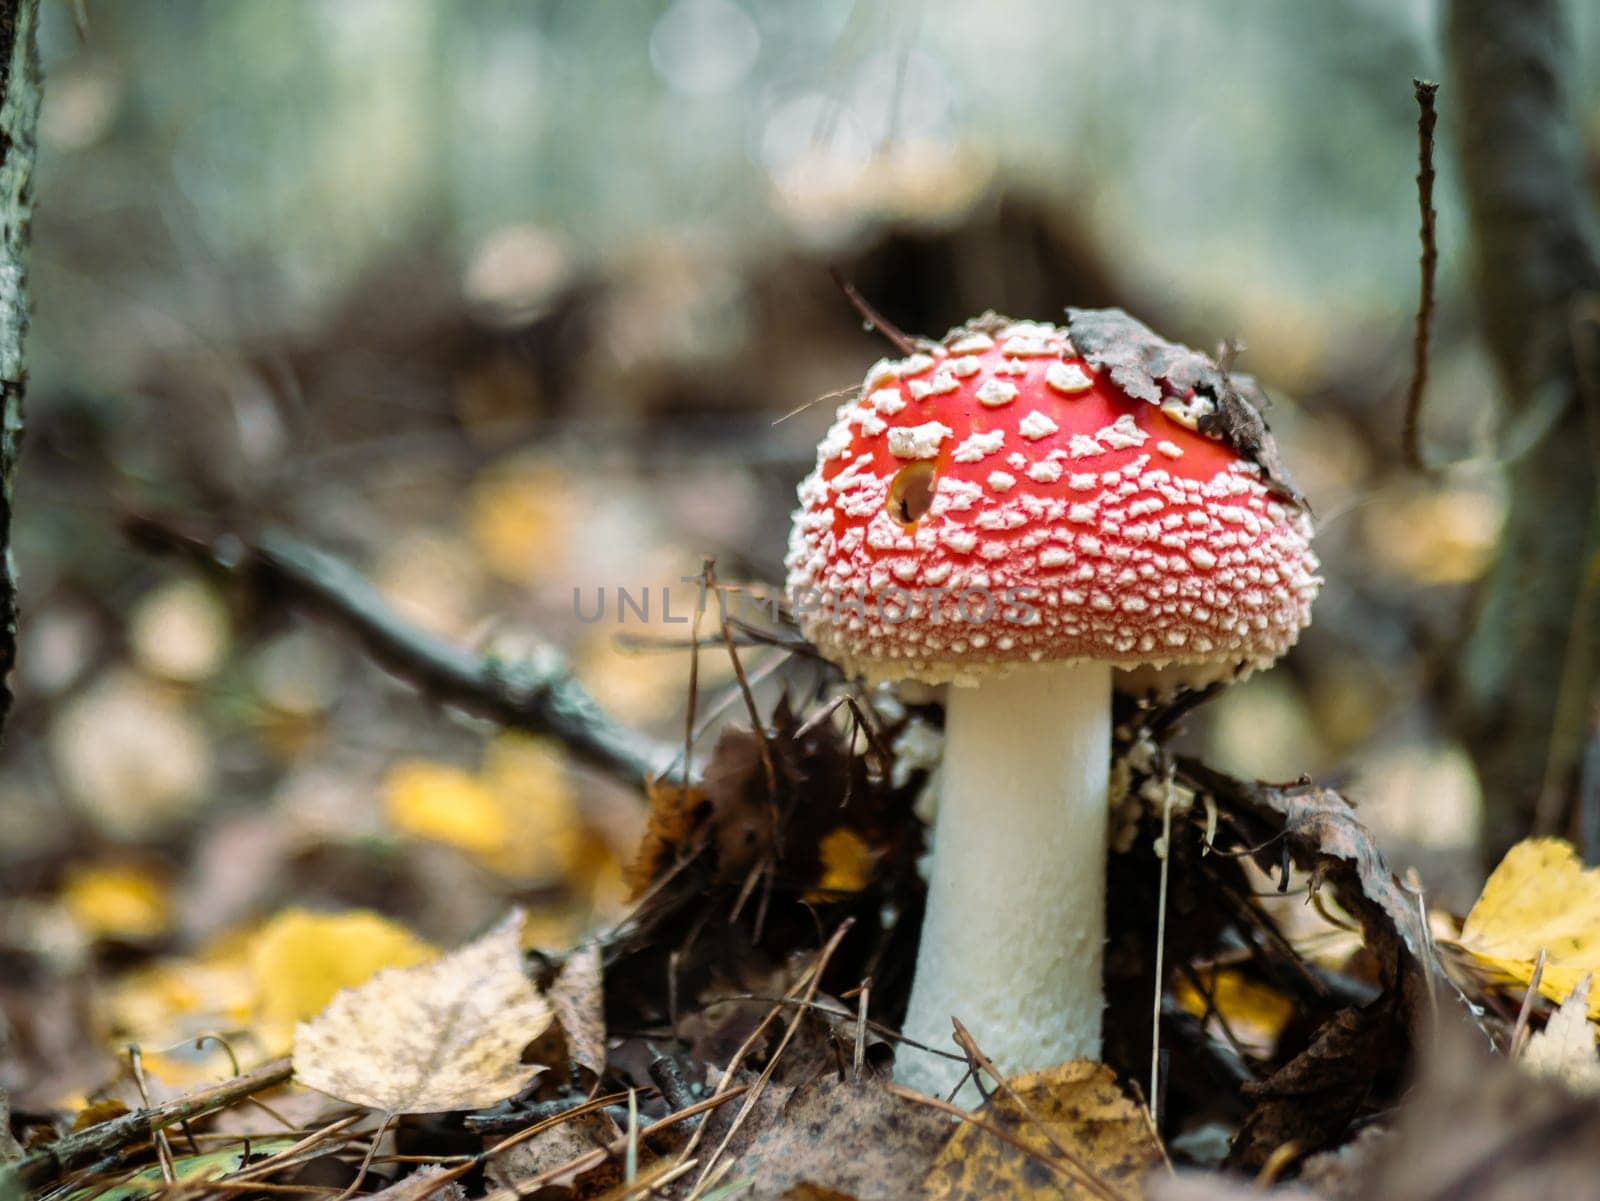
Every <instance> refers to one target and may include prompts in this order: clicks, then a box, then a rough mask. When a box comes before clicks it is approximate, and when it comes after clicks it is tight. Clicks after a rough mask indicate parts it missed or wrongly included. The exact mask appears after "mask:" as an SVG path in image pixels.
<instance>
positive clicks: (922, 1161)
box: [707, 1074, 952, 1201]
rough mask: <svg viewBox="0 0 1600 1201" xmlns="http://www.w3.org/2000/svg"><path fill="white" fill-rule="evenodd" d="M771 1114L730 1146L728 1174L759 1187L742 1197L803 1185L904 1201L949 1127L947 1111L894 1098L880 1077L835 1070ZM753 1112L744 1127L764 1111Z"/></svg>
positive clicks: (871, 1199) (863, 1199) (869, 1200)
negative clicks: (847, 1076)
mask: <svg viewBox="0 0 1600 1201" xmlns="http://www.w3.org/2000/svg"><path fill="white" fill-rule="evenodd" d="M768 1091H772V1092H773V1093H774V1099H775V1100H776V1099H777V1097H779V1096H782V1094H783V1091H786V1090H781V1089H778V1088H774V1086H771V1085H769V1086H768ZM730 1108H732V1107H730ZM767 1113H769V1114H770V1121H767V1122H766V1123H765V1124H763V1125H761V1126H759V1127H757V1128H755V1129H754V1130H750V1136H749V1137H748V1138H746V1137H744V1134H745V1132H744V1131H741V1135H740V1136H739V1137H738V1138H737V1139H736V1141H735V1142H734V1143H733V1144H731V1145H730V1147H729V1154H730V1155H731V1156H734V1158H733V1161H732V1162H733V1166H732V1167H731V1168H730V1169H729V1170H728V1175H727V1176H726V1177H725V1178H724V1179H726V1180H739V1179H743V1178H746V1177H748V1178H753V1179H754V1180H755V1181H756V1185H755V1188H754V1189H753V1190H752V1191H751V1192H750V1193H748V1194H745V1196H747V1197H749V1198H750V1199H751V1201H757V1199H759V1198H776V1197H782V1196H784V1195H786V1194H787V1192H788V1191H789V1190H790V1189H791V1188H794V1187H797V1186H799V1185H801V1184H809V1185H813V1186H817V1187H820V1188H823V1189H827V1190H831V1191H836V1192H838V1193H843V1194H847V1195H849V1196H851V1197H854V1198H856V1199H857V1201H879V1199H881V1201H900V1199H901V1198H903V1197H905V1196H906V1195H907V1192H908V1187H907V1186H908V1184H909V1182H911V1181H914V1180H916V1179H917V1178H918V1177H920V1176H921V1175H922V1174H923V1173H924V1172H926V1171H927V1170H928V1166H929V1164H931V1163H932V1162H933V1159H934V1156H935V1155H936V1154H937V1153H938V1151H939V1148H940V1146H941V1145H943V1143H944V1142H945V1140H946V1139H947V1138H948V1137H949V1136H950V1131H951V1126H952V1123H951V1120H950V1118H949V1117H947V1116H946V1115H944V1114H942V1113H939V1112H938V1111H937V1110H933V1109H929V1108H927V1107H926V1106H923V1105H918V1104H917V1103H916V1102H914V1101H908V1100H906V1099H905V1098H904V1097H898V1096H896V1095H895V1094H894V1093H891V1092H890V1091H889V1090H888V1089H887V1088H885V1087H884V1085H883V1084H882V1083H881V1082H879V1081H877V1080H872V1079H864V1080H859V1081H852V1080H840V1079H838V1078H837V1077H835V1076H833V1075H832V1074H830V1075H829V1076H827V1077H825V1078H824V1079H822V1080H819V1081H816V1082H814V1083H811V1084H803V1085H801V1086H800V1087H798V1088H796V1089H794V1090H793V1092H792V1093H789V1094H788V1096H787V1098H786V1099H785V1100H783V1101H782V1103H781V1104H779V1105H775V1106H773V1107H772V1108H771V1109H770V1110H768V1111H767ZM750 1116H751V1122H749V1123H747V1130H749V1128H750V1127H751V1126H753V1125H754V1124H755V1122H756V1121H759V1120H760V1118H761V1117H762V1116H764V1115H763V1114H762V1111H761V1110H760V1109H758V1110H756V1111H753V1112H752V1113H751V1115H750ZM715 1129H716V1126H715V1125H714V1126H713V1128H712V1130H711V1131H708V1132H707V1133H708V1136H709V1135H711V1134H712V1133H713V1131H715ZM713 1145H715V1144H713ZM812 1195H816V1194H812ZM823 1195H827V1194H826V1193H824V1194H823Z"/></svg>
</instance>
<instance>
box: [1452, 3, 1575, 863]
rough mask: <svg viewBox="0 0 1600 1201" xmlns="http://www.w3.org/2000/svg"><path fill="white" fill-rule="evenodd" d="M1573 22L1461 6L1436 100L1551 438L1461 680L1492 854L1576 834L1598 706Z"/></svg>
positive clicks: (1492, 302) (1526, 486) (1525, 404)
mask: <svg viewBox="0 0 1600 1201" xmlns="http://www.w3.org/2000/svg"><path fill="white" fill-rule="evenodd" d="M1564 17H1565V14H1564V12H1563V10H1562V5H1561V3H1560V0H1453V2H1452V3H1451V4H1450V5H1449V7H1448V10H1447V13H1446V26H1445V41H1446V47H1445V48H1446V55H1447V58H1448V62H1449V68H1450V80H1449V87H1448V89H1447V90H1446V91H1444V92H1442V93H1441V97H1440V98H1441V107H1442V110H1443V111H1444V112H1445V113H1446V116H1447V119H1448V120H1449V121H1450V122H1451V124H1452V125H1453V126H1454V131H1455V136H1456V139H1457V141H1458V144H1459V149H1460V157H1461V175H1462V183H1463V187H1464V189H1465V192H1466V200H1467V208H1468V212H1469V214H1470V217H1471V224H1472V234H1473V249H1474V252H1475V259H1476V261H1475V264H1474V266H1475V269H1476V292H1477V301H1478V308H1479V316H1480V320H1481V322H1482V326H1483V331H1484V335H1485V338H1486V340H1487V342H1488V346H1489V350H1490V352H1491V354H1492V355H1493V357H1494V360H1495V364H1496V366H1497V368H1498V370H1499V374H1500V377H1501V381H1502V383H1503V385H1504V387H1505V391H1506V396H1507V401H1508V412H1509V414H1510V419H1509V420H1508V422H1507V423H1506V424H1507V426H1508V428H1519V429H1527V428H1530V427H1533V428H1540V429H1542V430H1543V433H1542V436H1539V437H1537V439H1536V440H1535V442H1534V444H1533V445H1532V446H1531V448H1528V449H1526V451H1525V453H1522V454H1521V455H1520V457H1518V458H1517V459H1516V460H1515V461H1513V462H1511V463H1509V464H1508V465H1507V469H1506V470H1507V483H1508V485H1509V490H1510V492H1509V499H1508V504H1509V508H1508V513H1507V521H1506V528H1505V532H1504V536H1503V540H1502V544H1501V552H1500V558H1499V561H1498V562H1497V563H1496V564H1495V566H1494V568H1493V569H1492V570H1491V572H1490V574H1489V576H1488V577H1487V578H1486V579H1485V581H1484V583H1483V586H1482V589H1481V591H1480V594H1479V596H1478V604H1477V612H1476V618H1475V621H1474V624H1473V628H1472V631H1471V633H1470V635H1469V636H1468V639H1467V642H1466V646H1465V647H1464V649H1463V654H1462V657H1461V660H1460V667H1459V670H1458V672H1457V674H1456V678H1455V681H1454V683H1455V687H1454V698H1453V699H1454V704H1455V707H1456V715H1457V718H1458V722H1459V727H1460V729H1461V730H1462V732H1463V734H1464V736H1465V737H1466V738H1467V740H1468V745H1469V746H1470V747H1471V748H1472V753H1473V755H1474V757H1475V758H1476V761H1477V766H1478V771H1479V774H1480V777H1481V779H1482V782H1483V788H1484V796H1485V801H1486V807H1487V817H1488V827H1487V831H1486V834H1487V838H1488V840H1489V844H1490V845H1489V846H1488V848H1487V849H1488V850H1489V851H1490V852H1491V853H1498V852H1499V851H1500V850H1502V849H1503V848H1504V847H1505V846H1507V845H1508V844H1509V843H1510V842H1512V841H1514V840H1515V839H1516V838H1518V837H1521V836H1523V835H1525V834H1527V833H1528V832H1529V831H1530V829H1534V828H1543V829H1544V830H1545V831H1546V832H1561V833H1575V832H1576V830H1577V828H1578V825H1579V823H1578V815H1577V814H1576V813H1575V812H1574V806H1573V805H1572V804H1571V801H1572V798H1573V797H1574V796H1575V794H1576V782H1577V776H1578V770H1579V765H1580V764H1581V762H1582V758H1583V751H1584V742H1585V739H1586V737H1587V730H1588V727H1589V725H1590V709H1591V707H1592V705H1593V704H1594V701H1595V683H1596V678H1597V676H1596V649H1597V642H1600V639H1597V638H1596V636H1595V634H1596V614H1597V605H1596V600H1597V597H1596V589H1595V587H1594V579H1595V572H1594V571H1593V569H1592V567H1591V560H1592V558H1593V556H1594V555H1595V553H1596V548H1597V539H1596V520H1597V506H1596V469H1597V462H1600V456H1597V455H1596V451H1595V448H1596V446H1597V445H1600V423H1597V421H1596V412H1595V410H1596V406H1597V404H1600V401H1597V399H1596V397H1595V396H1594V395H1593V391H1594V388H1595V373H1596V371H1597V370H1600V317H1597V316H1596V313H1595V310H1594V305H1595V304H1596V302H1597V301H1600V268H1597V265H1596V255H1595V242H1594V240H1593V234H1592V230H1591V229H1590V223H1591V221H1592V219H1593V212H1592V209H1591V205H1590V199H1589V197H1588V196H1587V195H1586V194H1585V190H1584V181H1583V174H1582V169H1581V143H1580V139H1579V136H1578V131H1577V129H1576V126H1575V123H1574V120H1573V114H1572V111H1571V106H1570V104H1569V102H1568V93H1567V88H1566V67H1567V62H1566V58H1567V54H1566V48H1567V47H1568V46H1570V45H1571V42H1572V39H1571V35H1570V31H1569V30H1568V29H1567V27H1566V21H1565V20H1564ZM1586 385H1587V386H1586ZM1508 449H1509V447H1508ZM1595 849H1596V848H1592V847H1591V848H1587V850H1588V852H1589V853H1590V854H1591V855H1592V854H1594V852H1595Z"/></svg>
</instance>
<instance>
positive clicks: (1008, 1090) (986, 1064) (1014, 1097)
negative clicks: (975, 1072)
mask: <svg viewBox="0 0 1600 1201" xmlns="http://www.w3.org/2000/svg"><path fill="white" fill-rule="evenodd" d="M950 1020H951V1022H953V1023H954V1024H955V1029H956V1045H957V1046H958V1047H960V1048H961V1049H962V1050H963V1051H965V1052H966V1053H967V1057H968V1059H970V1060H971V1061H972V1062H973V1063H975V1064H976V1065H977V1066H978V1067H980V1068H982V1069H983V1070H984V1071H985V1072H987V1073H989V1076H990V1078H991V1079H992V1080H993V1081H994V1082H995V1087H996V1088H997V1089H998V1090H999V1091H1000V1092H1002V1093H1004V1094H1005V1095H1006V1096H1007V1097H1009V1098H1010V1099H1011V1101H1012V1103H1013V1104H1015V1105H1016V1107H1017V1109H1018V1111H1019V1112H1020V1113H1021V1114H1022V1116H1023V1117H1025V1118H1026V1119H1027V1120H1028V1121H1030V1122H1032V1123H1033V1124H1034V1125H1035V1126H1037V1127H1038V1128H1039V1133H1040V1134H1042V1135H1044V1138H1045V1141H1046V1142H1047V1143H1049V1144H1050V1145H1051V1147H1053V1148H1055V1152H1056V1154H1057V1155H1059V1156H1060V1157H1061V1159H1062V1160H1063V1161H1065V1162H1066V1163H1068V1164H1070V1165H1071V1166H1072V1168H1073V1169H1074V1170H1075V1171H1076V1172H1078V1173H1079V1174H1080V1175H1081V1176H1082V1177H1083V1182H1084V1183H1085V1184H1087V1185H1088V1186H1089V1188H1090V1189H1091V1190H1092V1191H1094V1192H1096V1193H1099V1194H1100V1195H1101V1196H1102V1197H1105V1198H1107V1201H1126V1199H1125V1195H1124V1194H1123V1192H1122V1191H1121V1190H1120V1189H1117V1188H1114V1187H1113V1186H1112V1185H1110V1184H1107V1183H1106V1182H1105V1181H1104V1180H1101V1179H1100V1177H1099V1176H1097V1175H1096V1174H1095V1171H1094V1169H1093V1168H1092V1167H1090V1166H1089V1165H1088V1164H1087V1163H1085V1162H1084V1161H1083V1157H1082V1156H1080V1155H1078V1154H1077V1153H1076V1152H1074V1151H1072V1150H1071V1149H1070V1148H1068V1147H1067V1146H1066V1144H1064V1143H1063V1142H1062V1141H1061V1140H1060V1139H1058V1138H1057V1137H1056V1136H1055V1132H1054V1131H1053V1130H1051V1129H1050V1126H1049V1123H1047V1122H1046V1121H1045V1120H1044V1119H1043V1118H1042V1117H1040V1116H1039V1112H1038V1111H1037V1110H1036V1109H1034V1107H1033V1106H1031V1105H1029V1104H1028V1102H1027V1100H1026V1099H1025V1098H1024V1097H1023V1095H1022V1094H1021V1093H1019V1092H1018V1091H1017V1090H1016V1089H1014V1088H1012V1087H1011V1082H1010V1081H1009V1080H1007V1079H1006V1078H1005V1077H1004V1076H1002V1075H1001V1074H1000V1069H999V1068H997V1067H995V1066H994V1061H993V1060H991V1059H990V1058H989V1057H988V1056H987V1055H985V1054H984V1053H983V1051H982V1050H981V1049H980V1048H979V1046H978V1044H977V1042H976V1041H974V1039H973V1037H972V1034H971V1033H970V1032H969V1031H968V1030H967V1028H966V1027H965V1026H963V1025H962V1024H961V1019H960V1018H954V1017H953V1018H951V1019H950Z"/></svg>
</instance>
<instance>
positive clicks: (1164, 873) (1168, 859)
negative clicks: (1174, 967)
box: [1148, 767, 1177, 1129]
mask: <svg viewBox="0 0 1600 1201" xmlns="http://www.w3.org/2000/svg"><path fill="white" fill-rule="evenodd" d="M1164 775H1165V780H1166V789H1165V791H1166V801H1165V803H1164V804H1163V805H1162V806H1161V883H1160V885H1159V897H1158V899H1157V901H1156V964H1155V977H1156V987H1155V994H1156V995H1155V999H1154V1002H1153V1004H1152V1006H1151V1008H1152V1009H1153V1011H1154V1012H1152V1013H1151V1015H1150V1096H1149V1098H1148V1100H1149V1113H1150V1124H1151V1125H1152V1126H1154V1127H1156V1128H1157V1129H1159V1128H1160V1125H1161V1116H1160V1114H1159V1113H1157V1111H1156V1106H1157V1105H1158V1104H1159V1102H1158V1100H1157V1098H1159V1097H1160V1095H1161V994H1162V992H1163V991H1164V990H1163V988H1162V985H1163V984H1164V983H1165V972H1164V971H1163V967H1164V962H1165V958H1166V951H1167V881H1168V879H1169V877H1170V876H1171V875H1172V798H1173V795H1174V793H1175V792H1176V791H1177V790H1176V789H1175V788H1174V787H1173V785H1172V770H1171V768H1170V767H1168V768H1166V769H1165V771H1164Z"/></svg>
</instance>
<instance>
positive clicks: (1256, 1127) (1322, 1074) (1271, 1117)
mask: <svg viewBox="0 0 1600 1201" xmlns="http://www.w3.org/2000/svg"><path fill="white" fill-rule="evenodd" d="M1395 1008H1396V1004H1395V1002H1394V1000H1393V998H1388V999H1381V1000H1379V1001H1377V1002H1375V1003H1373V1004H1372V1005H1369V1006H1367V1007H1366V1008H1365V1009H1354V1008H1350V1009H1341V1010H1339V1012H1338V1013H1336V1014H1335V1015H1334V1016H1333V1017H1332V1018H1331V1019H1330V1020H1329V1021H1327V1022H1325V1023H1323V1025H1322V1026H1321V1028H1320V1029H1318V1030H1317V1032H1316V1035H1315V1037H1313V1038H1312V1040H1311V1043H1310V1045H1309V1046H1308V1047H1306V1049H1305V1050H1304V1051H1302V1052H1300V1054H1298V1055H1296V1056H1295V1057H1294V1058H1293V1059H1291V1060H1289V1062H1288V1063H1286V1064H1284V1065H1283V1066H1282V1067H1280V1068H1279V1069H1278V1070H1277V1071H1276V1072H1274V1073H1273V1074H1272V1075H1270V1076H1268V1077H1267V1078H1266V1079H1265V1080H1257V1081H1252V1082H1250V1083H1248V1084H1246V1085H1245V1086H1244V1095H1245V1096H1246V1097H1247V1098H1248V1099H1250V1100H1251V1101H1253V1102H1254V1103H1255V1107H1254V1108H1253V1109H1252V1110H1251V1111H1250V1115H1249V1116H1248V1117H1247V1118H1246V1119H1245V1123H1244V1126H1243V1127H1242V1128H1241V1129H1240V1131H1239V1133H1238V1135H1237V1136H1236V1137H1235V1138H1234V1140H1233V1149H1232V1150H1231V1151H1230V1152H1229V1155H1228V1161H1229V1163H1231V1164H1233V1165H1235V1166H1238V1167H1243V1168H1246V1169H1251V1170H1255V1169H1259V1168H1261V1167H1262V1166H1263V1165H1264V1164H1265V1163H1266V1162H1267V1161H1268V1160H1269V1159H1270V1158H1271V1157H1272V1155H1273V1153H1274V1152H1276V1151H1277V1150H1278V1149H1279V1148H1280V1147H1283V1146H1285V1145H1287V1144H1290V1143H1292V1144H1294V1145H1295V1146H1296V1147H1297V1148H1298V1149H1299V1150H1300V1151H1301V1152H1302V1153H1308V1152H1311V1151H1316V1150H1320V1149H1321V1148H1323V1147H1326V1146H1328V1145H1330V1144H1331V1143H1333V1142H1336V1141H1337V1140H1338V1139H1339V1138H1341V1137H1342V1136H1343V1135H1344V1134H1345V1133H1346V1132H1347V1131H1348V1130H1349V1128H1350V1121H1351V1119H1352V1118H1354V1117H1355V1115H1356V1114H1357V1112H1359V1110H1360V1108H1361V1105H1362V1104H1363V1103H1364V1102H1365V1101H1366V1100H1367V1098H1368V1097H1369V1096H1371V1095H1372V1092H1373V1090H1374V1088H1375V1084H1374V1082H1375V1081H1377V1080H1379V1079H1380V1078H1381V1076H1382V1074H1383V1073H1384V1071H1385V1070H1386V1069H1387V1070H1390V1071H1392V1070H1393V1069H1394V1067H1395V1065H1397V1064H1399V1063H1401V1062H1403V1061H1404V1056H1405V1048H1404V1046H1403V1045H1400V1043H1401V1040H1402V1039H1403V1038H1404V1036H1405V1032H1404V1028H1403V1027H1402V1026H1399V1025H1397V1023H1396V1021H1395V1017H1394V1009H1395Z"/></svg>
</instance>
